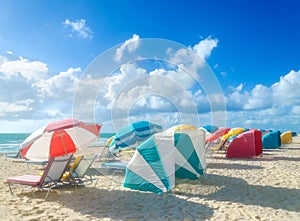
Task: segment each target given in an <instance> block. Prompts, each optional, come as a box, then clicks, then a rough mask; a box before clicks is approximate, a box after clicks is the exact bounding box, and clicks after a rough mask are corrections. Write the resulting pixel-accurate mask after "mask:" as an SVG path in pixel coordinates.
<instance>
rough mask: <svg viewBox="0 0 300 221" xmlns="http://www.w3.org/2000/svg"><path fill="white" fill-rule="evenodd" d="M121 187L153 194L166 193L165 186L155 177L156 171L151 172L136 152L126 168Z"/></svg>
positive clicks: (149, 167)
mask: <svg viewBox="0 0 300 221" xmlns="http://www.w3.org/2000/svg"><path fill="white" fill-rule="evenodd" d="M123 186H124V187H128V188H132V189H136V190H143V191H151V192H155V193H158V192H166V191H167V189H166V186H165V185H164V183H163V182H162V181H161V179H160V178H159V177H158V176H157V174H156V171H153V169H152V168H151V166H150V165H149V164H148V163H147V161H146V160H145V159H144V158H143V156H142V155H141V154H140V153H139V152H138V151H136V152H135V154H134V156H133V157H132V159H131V160H130V162H129V163H128V165H127V167H126V172H125V178H124V183H123Z"/></svg>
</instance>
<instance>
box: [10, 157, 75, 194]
mask: <svg viewBox="0 0 300 221" xmlns="http://www.w3.org/2000/svg"><path fill="white" fill-rule="evenodd" d="M71 157H72V154H71V155H67V156H63V157H55V158H50V159H49V161H48V163H47V165H46V168H45V170H44V173H43V175H42V176H39V175H21V176H14V177H9V178H7V180H6V183H7V184H8V187H9V190H10V193H11V194H13V191H12V188H11V185H12V184H20V185H24V186H28V187H29V188H30V189H31V191H32V195H33V197H34V192H33V188H37V189H39V190H47V194H46V196H45V199H46V198H47V197H48V195H49V193H50V191H51V189H53V188H55V187H58V186H59V185H60V184H61V182H60V181H61V177H62V175H63V173H64V172H65V171H66V169H67V167H68V164H69V163H70V160H71ZM23 190H24V189H23ZM23 190H22V192H23Z"/></svg>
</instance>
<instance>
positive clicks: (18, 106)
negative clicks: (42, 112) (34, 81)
mask: <svg viewBox="0 0 300 221" xmlns="http://www.w3.org/2000/svg"><path fill="white" fill-rule="evenodd" d="M33 103H34V100H32V99H26V100H20V101H16V102H1V101H0V117H3V118H11V117H13V118H14V117H19V116H20V114H21V113H22V112H28V111H32V110H33V108H32V106H31V105H32V104H33Z"/></svg>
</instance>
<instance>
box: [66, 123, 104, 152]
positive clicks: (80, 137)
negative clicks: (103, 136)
mask: <svg viewBox="0 0 300 221" xmlns="http://www.w3.org/2000/svg"><path fill="white" fill-rule="evenodd" d="M93 127H94V126H93ZM65 131H66V132H67V133H68V135H69V136H70V137H71V138H72V140H73V142H74V144H75V146H76V147H77V148H85V147H87V146H89V145H91V144H93V143H94V142H95V141H96V140H97V138H98V136H99V132H98V134H95V133H94V131H93V130H92V131H90V130H87V129H85V128H82V127H73V128H70V129H65Z"/></svg>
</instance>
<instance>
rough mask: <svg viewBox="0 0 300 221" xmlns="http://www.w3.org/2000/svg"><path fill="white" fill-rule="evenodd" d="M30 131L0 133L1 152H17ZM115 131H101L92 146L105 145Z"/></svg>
mask: <svg viewBox="0 0 300 221" xmlns="http://www.w3.org/2000/svg"><path fill="white" fill-rule="evenodd" d="M29 135H30V134H29V133H0V154H8V153H17V152H18V151H19V149H20V144H21V143H22V142H23V141H24V140H25V139H26V138H27V137H28V136H29ZM113 135H114V133H100V136H99V138H98V139H97V140H96V142H95V143H94V144H92V146H95V145H96V146H104V145H105V144H106V141H107V140H108V139H109V138H110V137H111V136H113Z"/></svg>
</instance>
